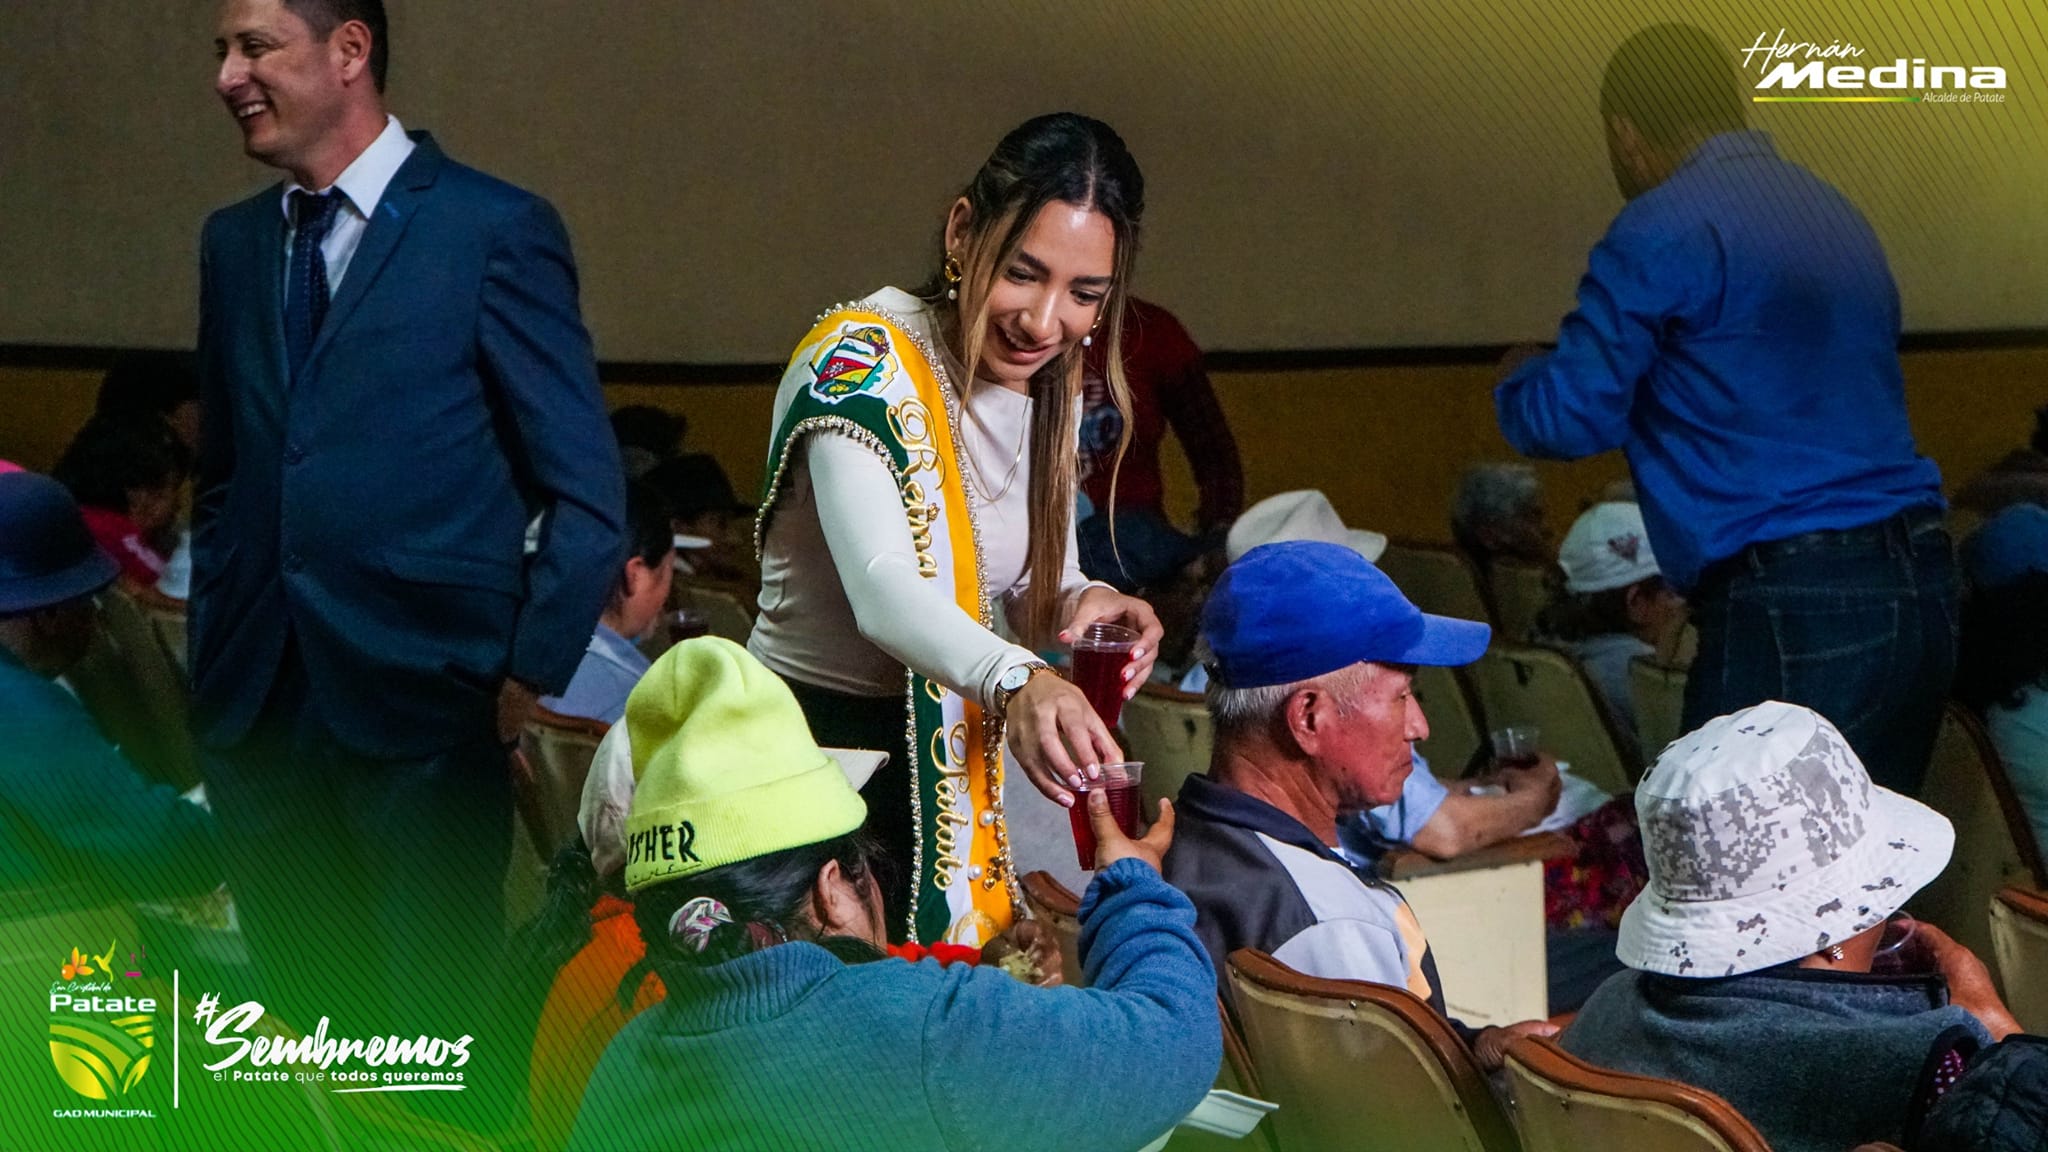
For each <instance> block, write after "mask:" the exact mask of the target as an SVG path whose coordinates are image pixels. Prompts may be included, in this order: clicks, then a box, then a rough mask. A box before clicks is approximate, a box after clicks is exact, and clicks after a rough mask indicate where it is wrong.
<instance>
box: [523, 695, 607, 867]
mask: <svg viewBox="0 0 2048 1152" xmlns="http://www.w3.org/2000/svg"><path fill="white" fill-rule="evenodd" d="M610 727H611V726H610V725H608V724H606V723H604V722H603V721H600V720H586V719H584V718H582V717H580V716H564V715H561V714H560V713H556V712H550V711H548V710H547V709H545V708H537V709H535V710H534V715H533V718H532V719H530V720H528V721H527V722H526V729H525V731H523V732H521V733H520V736H519V750H520V752H521V753H522V754H523V755H524V756H525V757H526V761H527V764H528V765H529V766H530V767H531V769H532V778H531V780H530V781H528V785H529V786H530V788H531V789H532V792H531V797H532V799H531V801H529V802H528V807H529V808H537V809H538V811H537V813H536V814H537V815H538V816H539V817H540V821H541V828H540V830H539V831H538V832H537V833H536V834H535V837H534V842H533V847H534V850H535V852H537V853H538V854H539V855H540V857H541V859H543V860H551V859H553V858H554V854H555V850H556V849H558V848H560V847H561V846H562V845H563V844H564V843H566V842H567V841H568V839H569V837H570V836H571V835H573V834H574V833H575V831H576V810H577V809H578V808H580V807H581V806H582V804H583V780H584V778H585V777H587V776H589V775H590V762H591V760H593V759H595V758H596V756H597V745H598V742H599V741H601V740H603V739H604V734H605V732H606V731H607V730H608V729H609V728H610ZM529 823H531V821H529ZM529 831H533V829H529Z"/></svg>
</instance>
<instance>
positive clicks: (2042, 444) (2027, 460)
mask: <svg viewBox="0 0 2048 1152" xmlns="http://www.w3.org/2000/svg"><path fill="white" fill-rule="evenodd" d="M2014 504H2043V505H2048V404H2044V405H2042V406H2041V407H2039V408H2036V409H2034V435H2033V438H2032V439H2031V440H2029V441H2028V443H2027V446H2026V447H2025V448H2015V449H2013V450H2012V451H2011V452H2009V453H2007V454H2006V455H2005V457H2004V458H2003V459H2001V460H2000V461H1999V462H1998V463H1996V464H1993V465H1992V466H1991V467H1989V468H1986V469H1985V470H1984V471H1982V472H1980V473H1978V474H1977V476H1976V478H1974V479H1972V480H1971V481H1970V482H1969V483H1968V484H1965V485H1963V488H1962V491H1960V492H1957V493H1956V498H1955V505H1956V507H1958V508H1968V509H1970V510H1971V511H1973V512H1982V513H1984V514H1985V515H1987V516H1988V515H1990V514H1991V513H1993V512H1996V511H1998V510H1999V509H2001V508H2006V507H2009V506H2011V505H2014Z"/></svg>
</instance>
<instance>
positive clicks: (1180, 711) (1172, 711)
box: [1123, 684, 1216, 816]
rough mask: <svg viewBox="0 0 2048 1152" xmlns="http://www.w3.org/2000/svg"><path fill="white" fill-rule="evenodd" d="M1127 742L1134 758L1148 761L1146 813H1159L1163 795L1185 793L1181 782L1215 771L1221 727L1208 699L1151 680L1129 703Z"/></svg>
mask: <svg viewBox="0 0 2048 1152" xmlns="http://www.w3.org/2000/svg"><path fill="white" fill-rule="evenodd" d="M1123 732H1124V743H1125V745H1126V746H1127V747H1128V748H1129V749H1130V753H1131V759H1133V760H1142V761H1144V763H1145V777H1144V780H1143V787H1144V792H1145V813H1146V815H1148V816H1149V815H1151V814H1152V813H1155V812H1157V811H1158V810H1159V809H1158V806H1157V804H1158V800H1159V798H1160V797H1161V796H1164V797H1166V798H1167V799H1169V800H1171V799H1173V798H1175V797H1177V796H1179V795H1180V785H1181V781H1183V780H1186V779H1187V778H1188V777H1189V776H1192V775H1196V774H1198V773H1202V772H1207V771H1208V770H1209V754H1210V751H1211V750H1212V749H1213V748H1214V747H1215V742H1216V741H1215V728H1214V726H1213V725H1212V724H1211V723H1210V722H1209V706H1208V705H1207V704H1205V703H1203V700H1202V697H1200V696H1198V695H1196V694H1194V693H1191V692H1181V691H1177V690H1175V689H1173V688H1169V687H1166V686H1165V685H1162V684H1147V685H1145V686H1144V687H1142V688H1140V689H1138V694H1137V695H1136V696H1133V697H1131V698H1130V700H1128V701H1126V702H1125V703H1124V715H1123Z"/></svg>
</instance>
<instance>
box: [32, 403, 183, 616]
mask: <svg viewBox="0 0 2048 1152" xmlns="http://www.w3.org/2000/svg"><path fill="white" fill-rule="evenodd" d="M191 471H192V459H191V457H190V455H188V454H187V453H186V451H185V448H184V446H183V445H182V444H180V443H178V440H177V438H176V436H174V435H173V434H172V432H171V429H170V427H169V426H168V425H166V424H163V423H162V422H160V421H159V422H138V421H135V420H128V419H111V420H110V419H103V418H101V417H97V416H96V417H94V418H93V419H91V420H88V421H86V423H85V427H83V428H80V429H79V430H78V435H76V436H74V437H72V440H71V444H70V446H69V447H67V448H65V449H64V455H63V456H61V457H59V458H58V460H57V466H56V467H55V468H53V469H51V471H50V474H51V475H52V476H53V477H55V478H56V479H57V481H58V482H59V483H61V484H63V485H64V487H66V488H68V489H70V490H71V495H72V497H73V498H74V499H76V500H77V501H78V504H79V508H80V510H81V511H82V512H83V513H84V515H85V524H86V527H87V528H88V529H90V530H91V532H92V536H93V539H95V540H97V541H99V544H100V547H101V548H104V549H106V552H107V554H108V555H109V556H112V557H113V558H114V560H115V562H116V563H118V564H119V565H120V566H121V576H122V577H123V578H124V579H126V580H127V581H129V582H130V583H132V584H138V585H141V586H143V587H154V586H155V585H156V582H157V579H158V577H160V576H162V575H163V573H164V565H165V563H166V556H167V554H168V552H169V550H170V545H171V544H172V543H174V541H173V540H171V539H169V537H171V536H172V535H173V533H172V532H171V529H172V526H173V525H174V524H175V523H176V522H177V519H178V505H179V504H180V503H181V502H182V500H183V497H184V488H185V481H186V480H187V479H188V478H189V477H190V475H191Z"/></svg>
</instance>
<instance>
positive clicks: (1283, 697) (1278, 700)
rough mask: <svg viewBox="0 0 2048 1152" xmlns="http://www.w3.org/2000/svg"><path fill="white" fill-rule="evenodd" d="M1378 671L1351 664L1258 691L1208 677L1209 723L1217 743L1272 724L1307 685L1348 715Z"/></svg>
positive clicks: (1375, 667)
mask: <svg viewBox="0 0 2048 1152" xmlns="http://www.w3.org/2000/svg"><path fill="white" fill-rule="evenodd" d="M1379 670H1380V665H1378V664H1372V663H1363V664H1353V665H1351V666H1350V667H1349V668H1339V669H1337V670H1336V671H1335V672H1325V673H1324V674H1323V675H1321V676H1314V677H1310V678H1309V679H1307V680H1302V681H1299V682H1297V683H1294V684H1269V685H1267V686H1265V687H1262V688H1226V687H1224V686H1223V683H1222V681H1220V680H1218V679H1216V678H1215V677H1213V676H1212V677H1210V679H1209V687H1208V689H1207V692H1206V696H1207V700H1208V704H1209V719H1210V721H1211V722H1212V723H1213V724H1214V725H1215V726H1216V735H1217V737H1218V738H1219V739H1229V738H1231V737H1235V736H1240V735H1243V734H1245V733H1247V732H1252V731H1255V730H1257V729H1260V728H1264V727H1267V726H1268V725H1270V724H1272V723H1273V722H1274V720H1275V719H1276V718H1277V717H1278V716H1279V715H1280V712H1281V710H1282V709H1284V708H1286V707H1287V701H1288V700H1289V699H1290V698H1291V697H1293V695H1294V694H1295V693H1296V692H1299V691H1301V690H1302V689H1303V688H1307V687H1309V686H1311V685H1319V686H1320V687H1321V688H1322V689H1323V690H1324V691H1326V692H1328V693H1330V695H1331V698H1332V700H1333V701H1334V702H1335V704H1336V706H1337V711H1339V712H1342V713H1346V714H1349V713H1350V711H1351V708H1352V706H1353V705H1354V704H1355V703H1356V702H1357V700H1358V697H1359V694H1360V693H1362V692H1364V691H1365V689H1366V687H1367V686H1368V685H1370V684H1371V683H1372V682H1373V680H1374V678H1375V677H1376V676H1377V674H1378V672H1379Z"/></svg>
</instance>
